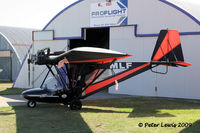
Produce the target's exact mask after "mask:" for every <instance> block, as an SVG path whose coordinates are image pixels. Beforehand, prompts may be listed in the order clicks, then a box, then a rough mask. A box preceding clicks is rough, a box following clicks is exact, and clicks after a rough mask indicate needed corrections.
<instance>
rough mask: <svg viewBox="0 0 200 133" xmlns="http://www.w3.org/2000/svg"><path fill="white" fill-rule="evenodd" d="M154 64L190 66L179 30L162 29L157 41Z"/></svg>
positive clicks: (153, 58) (152, 61)
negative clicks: (186, 59) (185, 60)
mask: <svg viewBox="0 0 200 133" xmlns="http://www.w3.org/2000/svg"><path fill="white" fill-rule="evenodd" d="M151 63H152V64H162V65H167V66H184V67H187V66H190V65H191V64H189V63H186V62H184V56H183V51H182V47H181V41H180V36H179V32H178V31H177V30H161V31H160V34H159V37H158V40H157V42H156V46H155V49H154V51H153V55H152V57H151Z"/></svg>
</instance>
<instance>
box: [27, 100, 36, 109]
mask: <svg viewBox="0 0 200 133" xmlns="http://www.w3.org/2000/svg"><path fill="white" fill-rule="evenodd" d="M27 106H28V107H29V108H35V106H36V102H35V101H31V100H30V101H28V102H27Z"/></svg>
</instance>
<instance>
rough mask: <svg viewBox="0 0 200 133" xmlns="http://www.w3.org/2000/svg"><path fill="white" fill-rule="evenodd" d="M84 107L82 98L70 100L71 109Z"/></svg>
mask: <svg viewBox="0 0 200 133" xmlns="http://www.w3.org/2000/svg"><path fill="white" fill-rule="evenodd" d="M81 108H82V103H81V101H80V100H72V101H71V102H70V109H71V110H80V109H81Z"/></svg>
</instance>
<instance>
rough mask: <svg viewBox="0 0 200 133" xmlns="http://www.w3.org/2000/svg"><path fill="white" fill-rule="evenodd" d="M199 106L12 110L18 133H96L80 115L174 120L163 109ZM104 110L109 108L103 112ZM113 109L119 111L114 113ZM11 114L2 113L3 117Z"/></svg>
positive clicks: (161, 103) (165, 102) (141, 101)
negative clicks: (126, 115)
mask: <svg viewBox="0 0 200 133" xmlns="http://www.w3.org/2000/svg"><path fill="white" fill-rule="evenodd" d="M199 103H200V102H197V103H196V102H195V101H194V102H193V101H192V102H191V101H184V102H183V100H177V99H161V98H142V97H135V98H122V99H107V100H87V101H83V105H84V106H83V109H82V110H80V111H71V110H70V109H69V108H67V107H66V106H63V105H60V104H38V105H37V107H36V108H33V109H31V108H28V107H26V106H13V107H12V108H13V109H14V111H15V114H16V124H17V125H16V127H17V133H36V132H37V133H40V132H41V133H44V132H48V133H51V132H52V133H53V132H62V133H70V132H73V133H74V132H75V133H91V132H93V131H92V130H91V128H90V127H89V125H88V124H87V123H86V122H85V120H84V119H83V117H82V116H81V113H90V112H92V113H119V114H121V113H129V115H128V117H129V118H132V119H134V118H137V117H175V115H174V114H169V113H162V112H160V110H162V109H166V110H179V109H186V110H188V109H200V106H199ZM101 107H103V108H101ZM104 107H108V108H106V109H105V110H104ZM109 107H110V109H109ZM113 108H119V109H120V110H118V109H117V110H118V111H115V110H113ZM123 108H129V109H131V110H132V111H130V112H127V111H123ZM121 109H122V110H121ZM11 114H12V113H5V112H0V115H11ZM199 125H200V120H199V121H196V122H195V123H193V125H192V127H188V128H185V129H184V130H182V131H181V132H182V133H185V132H191V131H197V130H199Z"/></svg>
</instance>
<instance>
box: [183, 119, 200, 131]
mask: <svg viewBox="0 0 200 133" xmlns="http://www.w3.org/2000/svg"><path fill="white" fill-rule="evenodd" d="M199 127H200V120H198V121H196V122H194V123H192V125H191V126H189V127H187V128H185V129H183V130H182V131H180V133H199V132H200V131H199Z"/></svg>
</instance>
